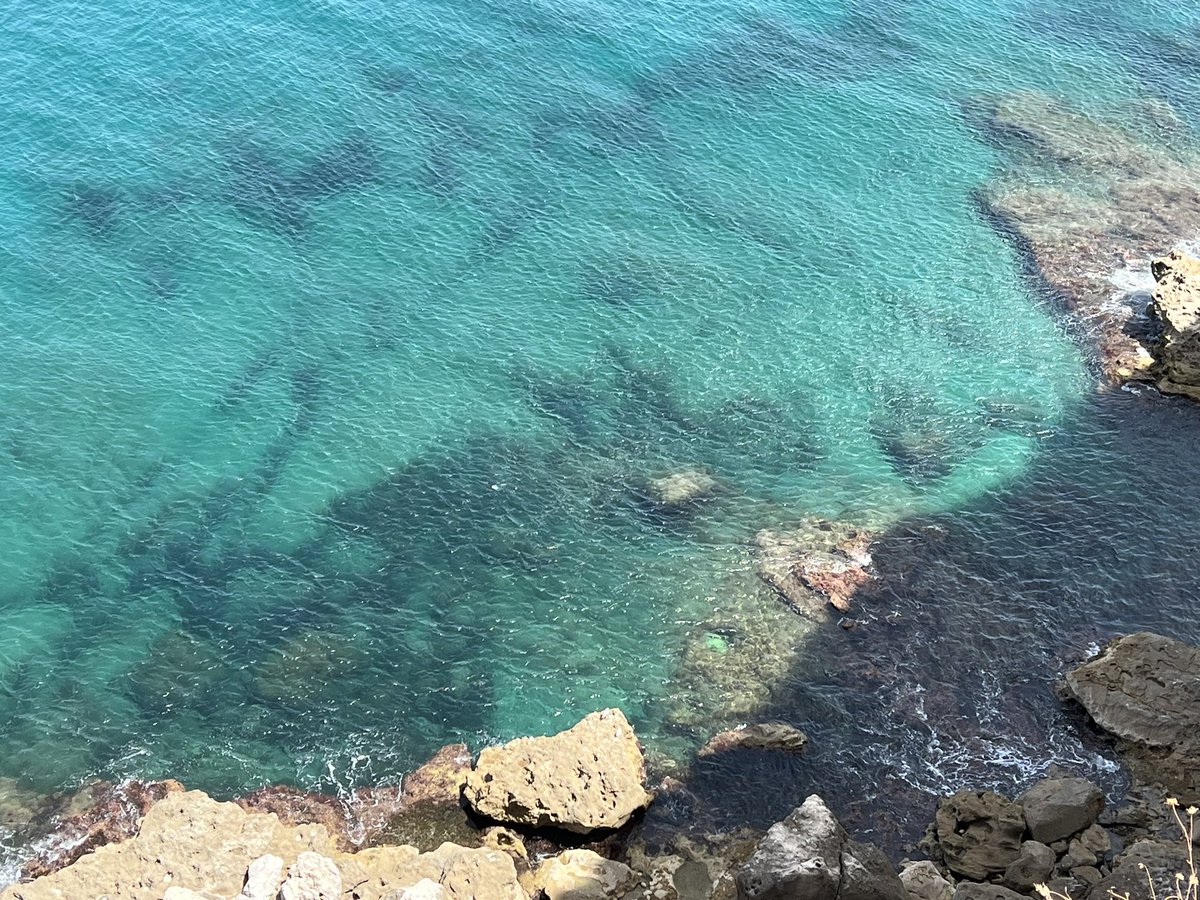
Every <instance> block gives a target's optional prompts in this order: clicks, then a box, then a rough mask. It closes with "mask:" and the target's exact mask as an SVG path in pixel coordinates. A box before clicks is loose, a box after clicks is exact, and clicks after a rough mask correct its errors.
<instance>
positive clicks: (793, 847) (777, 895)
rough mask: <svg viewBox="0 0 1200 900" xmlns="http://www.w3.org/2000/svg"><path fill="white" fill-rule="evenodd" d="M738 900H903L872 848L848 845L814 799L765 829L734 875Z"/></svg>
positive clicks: (903, 893) (897, 882) (884, 862)
mask: <svg viewBox="0 0 1200 900" xmlns="http://www.w3.org/2000/svg"><path fill="white" fill-rule="evenodd" d="M736 881H737V890H738V897H739V900H868V898H870V900H907V896H908V895H907V892H906V891H905V888H904V885H903V883H902V882H901V881H900V879H899V877H898V876H897V875H896V873H895V872H893V871H892V868H891V864H890V863H889V862H888V861H887V859H886V857H884V856H883V854H882V853H881V852H880V851H879V850H878V849H877V848H875V847H871V846H870V845H867V844H858V843H855V842H854V841H851V840H850V839H849V837H848V836H847V834H846V832H845V831H844V830H843V829H842V826H841V825H840V824H839V823H838V821H837V819H836V818H835V817H834V815H833V813H832V812H830V810H829V807H827V806H826V805H825V802H824V801H823V800H822V799H821V798H820V797H818V796H816V795H815V794H814V795H812V796H810V797H809V798H808V799H807V800H805V801H804V803H803V804H802V805H801V806H799V807H797V808H796V809H795V810H793V811H792V813H791V815H789V816H788V817H787V818H786V819H784V820H783V821H782V822H776V823H775V824H774V825H772V826H771V828H770V830H769V831H768V832H767V835H766V837H765V838H763V839H762V841H761V842H760V843H759V845H758V847H757V849H755V851H754V854H753V855H752V856H751V857H750V859H749V860H748V861H747V862H746V864H745V865H744V866H743V867H742V868H741V869H740V870H739V871H738V873H737V878H736Z"/></svg>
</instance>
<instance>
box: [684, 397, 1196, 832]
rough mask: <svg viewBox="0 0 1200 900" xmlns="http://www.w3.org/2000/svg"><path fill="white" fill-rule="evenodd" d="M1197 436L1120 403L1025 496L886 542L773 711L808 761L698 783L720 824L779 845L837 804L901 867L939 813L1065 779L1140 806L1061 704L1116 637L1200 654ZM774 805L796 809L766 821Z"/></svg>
mask: <svg viewBox="0 0 1200 900" xmlns="http://www.w3.org/2000/svg"><path fill="white" fill-rule="evenodd" d="M1198 434H1200V406H1197V405H1194V404H1190V403H1188V402H1186V401H1181V400H1176V399H1166V398H1163V397H1160V396H1158V395H1157V394H1156V393H1155V392H1153V391H1145V392H1142V393H1129V392H1123V391H1117V392H1113V393H1110V394H1106V395H1102V396H1099V397H1096V398H1093V399H1090V400H1089V401H1088V402H1087V403H1086V404H1085V405H1084V406H1083V407H1082V408H1081V409H1080V410H1079V411H1078V412H1077V413H1076V414H1075V415H1074V416H1073V417H1072V418H1071V419H1069V420H1068V421H1066V422H1064V423H1062V424H1061V425H1059V426H1058V428H1057V430H1056V432H1055V434H1054V435H1053V436H1051V437H1049V438H1047V439H1046V441H1045V443H1044V446H1043V449H1042V450H1041V452H1040V453H1039V455H1038V456H1037V458H1036V459H1035V461H1034V463H1033V465H1032V467H1031V469H1030V470H1029V471H1028V472H1027V473H1026V475H1025V476H1024V477H1022V478H1021V479H1020V481H1019V482H1018V483H1016V484H1014V485H1013V486H1012V487H1011V488H1010V489H1008V490H1006V491H1004V492H1003V493H1001V494H998V495H996V496H993V497H989V498H985V499H984V500H981V501H979V502H976V503H973V504H971V505H970V506H968V507H966V508H964V509H962V510H960V511H958V512H956V513H953V514H950V515H945V516H940V517H937V518H934V519H929V520H918V521H910V522H907V523H904V524H903V525H901V526H899V527H897V528H895V529H893V530H892V531H891V532H889V533H888V534H887V535H885V536H884V537H883V538H881V539H880V540H879V541H878V543H877V544H876V545H875V547H874V548H873V556H874V561H875V569H876V571H877V573H878V579H877V580H876V581H875V582H874V583H873V584H872V585H871V586H869V587H868V589H867V590H866V591H865V592H863V593H862V594H860V595H858V596H856V598H855V601H854V609H853V610H852V611H851V613H850V617H851V618H850V619H849V620H847V622H846V623H844V624H847V625H850V626H852V627H849V628H839V627H837V626H836V625H830V626H826V627H824V628H823V630H822V631H820V632H818V633H817V634H816V636H815V637H814V640H813V642H812V644H811V645H810V647H809V648H808V650H807V652H806V653H805V654H804V658H803V659H802V661H801V662H800V663H799V664H798V665H797V667H796V670H795V672H794V673H793V675H792V676H791V678H790V679H789V681H788V683H787V684H786V685H784V686H782V687H781V688H780V690H779V691H778V692H777V694H776V696H777V697H779V698H780V699H779V701H778V703H777V705H776V706H774V707H772V708H770V709H765V710H763V711H762V718H764V719H781V720H784V721H789V722H793V723H795V724H797V725H799V726H800V727H802V728H804V729H805V730H806V731H807V732H808V733H809V735H810V738H811V741H810V744H809V746H808V748H807V750H806V752H805V754H804V755H803V756H802V757H801V758H799V759H798V760H796V761H791V762H788V763H787V764H786V765H785V764H783V763H774V762H773V763H771V767H770V768H768V769H766V770H761V769H754V768H751V767H749V766H748V765H741V764H739V763H738V762H737V760H733V761H732V762H727V763H724V764H723V767H721V768H716V769H714V768H713V767H711V766H706V767H701V768H699V769H698V770H697V778H696V779H695V781H694V783H692V784H690V785H689V786H690V788H691V789H692V790H693V791H694V792H695V793H696V794H697V795H698V796H700V797H701V798H702V800H703V804H702V805H704V806H708V807H709V808H710V809H711V811H712V815H713V817H714V821H715V822H717V823H720V824H721V825H723V826H726V827H727V826H729V825H733V824H737V823H740V822H751V823H753V824H757V825H760V826H765V825H768V824H770V822H771V821H772V819H773V818H774V817H776V816H777V815H778V814H779V813H780V809H782V808H783V807H787V808H789V809H790V807H791V806H792V805H795V804H796V803H799V802H800V800H802V799H803V798H804V797H805V796H806V795H807V794H808V793H812V792H819V793H821V794H822V796H825V797H827V798H828V799H830V801H831V803H833V804H834V805H835V806H836V807H837V809H838V811H839V813H841V814H842V815H843V816H844V817H845V821H846V822H847V823H848V826H849V827H851V828H853V829H858V830H860V831H863V832H866V833H869V834H871V835H872V836H873V839H875V840H877V841H879V842H880V843H882V844H883V845H884V846H886V847H887V848H888V849H889V850H891V851H892V852H893V853H897V854H898V853H900V852H901V851H902V850H903V848H904V847H905V846H907V845H908V844H910V843H911V842H913V841H915V840H916V839H917V838H918V837H919V836H920V832H921V830H922V829H923V828H924V826H925V824H926V823H928V822H929V821H931V820H932V813H933V809H934V806H935V803H936V797H937V795H938V794H939V793H943V792H945V793H948V792H952V791H954V790H957V789H959V788H963V787H976V788H992V789H998V790H1001V791H1007V792H1009V793H1014V792H1016V791H1017V790H1018V789H1020V788H1023V787H1024V786H1025V785H1026V784H1027V783H1028V782H1030V781H1032V780H1033V779H1034V778H1035V777H1037V776H1038V775H1040V774H1043V773H1044V772H1045V771H1046V769H1047V767H1048V766H1051V765H1055V764H1058V765H1062V766H1064V767H1065V768H1068V769H1070V770H1072V771H1074V772H1077V773H1079V774H1082V775H1084V776H1086V777H1089V778H1092V779H1093V780H1096V781H1098V782H1099V783H1101V784H1103V785H1104V786H1105V787H1106V788H1107V789H1108V790H1109V791H1110V792H1116V791H1120V790H1121V789H1123V786H1124V785H1126V784H1127V777H1126V776H1125V775H1124V774H1123V772H1122V770H1120V769H1119V767H1118V766H1117V765H1116V764H1115V760H1116V756H1115V754H1114V752H1113V750H1112V749H1111V747H1110V745H1109V744H1108V743H1107V742H1106V741H1104V740H1103V739H1102V738H1101V737H1100V736H1099V735H1097V734H1095V733H1094V732H1093V731H1092V730H1091V729H1090V728H1088V727H1087V725H1086V724H1085V723H1084V722H1083V721H1082V720H1081V718H1080V717H1079V716H1078V714H1077V713H1075V712H1074V711H1072V710H1071V709H1068V708H1065V707H1064V706H1063V705H1061V704H1060V702H1059V701H1058V700H1057V698H1056V695H1055V690H1054V686H1055V683H1056V681H1057V680H1058V679H1059V678H1060V677H1061V675H1062V673H1063V672H1064V671H1065V669H1066V668H1068V667H1069V666H1071V665H1073V664H1075V663H1076V662H1078V661H1080V660H1082V659H1083V658H1086V656H1087V655H1088V654H1089V653H1090V652H1092V651H1093V650H1094V649H1095V648H1096V647H1097V646H1098V645H1100V644H1102V643H1103V642H1104V641H1105V640H1107V639H1108V638H1109V637H1111V636H1113V635H1115V634H1120V633H1127V632H1130V631H1134V630H1138V629H1149V630H1153V631H1158V632H1161V633H1163V634H1167V635H1171V636H1173V637H1177V638H1180V639H1182V640H1188V641H1192V642H1196V641H1200V617H1197V615H1196V609H1197V602H1200V601H1198V599H1197V598H1200V552H1198V551H1200V530H1197V528H1196V510H1197V509H1200V456H1198V455H1197V454H1196V452H1195V448H1196V446H1197V435H1198ZM759 790H761V791H762V792H763V793H762V794H759V793H756V792H757V791H759ZM760 796H769V797H782V798H786V799H783V800H781V801H780V802H778V803H775V804H774V805H772V804H771V803H767V804H765V805H764V806H763V808H762V809H761V810H760V809H756V808H755V807H754V805H753V802H752V801H753V799H754V798H756V797H760ZM785 811H786V810H785ZM710 824H712V823H710Z"/></svg>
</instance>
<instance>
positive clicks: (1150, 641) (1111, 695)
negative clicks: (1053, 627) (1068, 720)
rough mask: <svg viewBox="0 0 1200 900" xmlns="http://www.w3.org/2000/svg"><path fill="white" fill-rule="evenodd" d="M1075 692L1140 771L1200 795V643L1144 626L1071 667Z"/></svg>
mask: <svg viewBox="0 0 1200 900" xmlns="http://www.w3.org/2000/svg"><path fill="white" fill-rule="evenodd" d="M1065 687H1066V691H1067V693H1068V694H1069V695H1070V696H1071V697H1072V698H1073V699H1074V700H1076V701H1078V702H1079V703H1080V705H1082V706H1083V708H1084V709H1085V710H1086V711H1087V713H1088V715H1090V716H1091V717H1092V719H1093V720H1094V721H1095V722H1096V724H1097V725H1099V726H1100V727H1101V728H1103V729H1104V730H1105V731H1108V732H1111V733H1112V734H1114V735H1115V736H1116V737H1117V738H1118V740H1119V743H1120V746H1121V749H1122V750H1123V752H1124V755H1125V758H1126V760H1127V761H1128V763H1129V766H1130V768H1131V769H1132V770H1133V772H1134V774H1135V775H1137V776H1138V777H1139V778H1141V779H1143V780H1145V781H1148V782H1157V783H1159V784H1162V785H1163V786H1164V787H1166V788H1167V789H1168V790H1170V791H1172V792H1174V793H1176V794H1177V795H1178V796H1179V798H1180V799H1181V800H1183V801H1185V802H1189V803H1190V802H1194V801H1195V800H1196V799H1198V798H1200V648H1197V647H1194V646H1192V645H1190V644H1185V643H1183V642H1182V641H1176V640H1173V639H1172V638H1167V637H1162V636H1161V635H1156V634H1150V633H1147V632H1139V633H1137V634H1131V635H1127V636H1126V637H1122V638H1118V639H1116V640H1114V641H1113V642H1112V643H1110V644H1109V645H1108V646H1107V647H1105V648H1104V650H1102V651H1101V653H1100V655H1099V656H1097V657H1096V658H1095V659H1093V660H1090V661H1089V662H1086V663H1084V664H1083V665H1081V666H1078V667H1077V668H1075V669H1073V670H1072V671H1070V672H1068V673H1067V676H1066V682H1065Z"/></svg>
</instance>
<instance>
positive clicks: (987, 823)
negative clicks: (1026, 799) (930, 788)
mask: <svg viewBox="0 0 1200 900" xmlns="http://www.w3.org/2000/svg"><path fill="white" fill-rule="evenodd" d="M936 822H937V837H938V843H939V845H940V846H941V849H942V854H943V856H944V857H945V860H946V865H947V866H948V867H949V868H950V870H951V871H952V872H954V873H955V874H956V875H962V876H965V877H967V878H973V879H976V880H982V879H985V878H988V877H989V876H992V875H998V874H1000V873H1002V872H1004V871H1005V869H1007V868H1008V867H1009V866H1010V865H1011V864H1012V863H1014V862H1016V861H1017V859H1018V858H1019V857H1020V855H1021V838H1022V836H1023V835H1024V834H1025V815H1024V812H1023V810H1022V809H1021V807H1020V806H1019V805H1018V804H1016V803H1013V802H1012V801H1011V800H1006V799H1005V798H1004V797H1001V796H1000V795H999V794H994V793H992V792H991V791H959V792H958V793H957V794H955V795H954V796H952V797H947V798H945V799H944V800H942V802H941V803H939V804H938V810H937V817H936Z"/></svg>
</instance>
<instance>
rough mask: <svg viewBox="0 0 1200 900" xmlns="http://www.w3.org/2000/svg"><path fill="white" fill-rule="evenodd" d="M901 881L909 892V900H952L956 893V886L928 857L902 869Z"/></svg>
mask: <svg viewBox="0 0 1200 900" xmlns="http://www.w3.org/2000/svg"><path fill="white" fill-rule="evenodd" d="M900 882H901V883H902V884H903V885H904V889H905V890H906V891H907V892H908V900H950V898H951V896H952V895H953V894H954V886H953V885H951V884H950V882H949V881H947V880H946V877H945V876H944V875H942V873H941V872H939V871H938V867H937V866H935V865H934V864H933V863H931V862H930V861H929V860H927V859H923V860H920V861H918V862H913V863H909V864H908V865H906V866H905V867H904V868H903V869H901V870H900Z"/></svg>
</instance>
